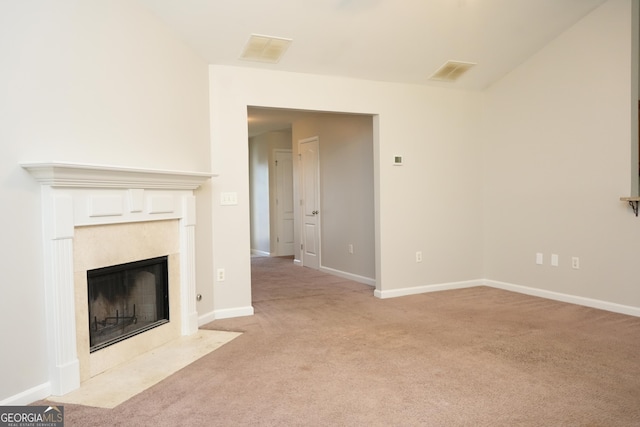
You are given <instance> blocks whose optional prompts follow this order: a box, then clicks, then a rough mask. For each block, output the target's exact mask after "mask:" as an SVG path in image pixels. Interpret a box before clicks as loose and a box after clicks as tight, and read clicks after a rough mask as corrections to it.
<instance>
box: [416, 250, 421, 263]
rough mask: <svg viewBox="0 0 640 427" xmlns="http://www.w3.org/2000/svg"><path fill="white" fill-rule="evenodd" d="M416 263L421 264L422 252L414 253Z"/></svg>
mask: <svg viewBox="0 0 640 427" xmlns="http://www.w3.org/2000/svg"><path fill="white" fill-rule="evenodd" d="M416 262H422V251H418V252H416Z"/></svg>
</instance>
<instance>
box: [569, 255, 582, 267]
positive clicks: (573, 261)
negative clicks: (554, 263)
mask: <svg viewBox="0 0 640 427" xmlns="http://www.w3.org/2000/svg"><path fill="white" fill-rule="evenodd" d="M571 268H573V269H574V270H578V269H579V268H580V258H578V257H577V256H574V257H573V258H571Z"/></svg>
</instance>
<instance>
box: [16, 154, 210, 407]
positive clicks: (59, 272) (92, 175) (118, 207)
mask: <svg viewBox="0 0 640 427" xmlns="http://www.w3.org/2000/svg"><path fill="white" fill-rule="evenodd" d="M21 166H22V167H23V168H24V169H26V170H27V171H28V172H29V173H31V175H32V176H33V177H34V178H35V179H36V180H37V181H38V182H39V183H40V184H41V199H42V225H43V248H44V287H45V298H46V301H47V304H46V307H47V312H46V320H47V325H46V327H47V347H48V353H49V383H50V386H51V394H52V395H57V396H61V395H64V394H66V393H69V392H70V391H73V390H75V389H78V388H79V387H80V382H81V378H82V377H84V376H85V375H81V363H80V361H79V355H78V351H77V348H78V345H77V333H78V327H77V326H78V325H77V322H76V315H77V314H76V312H77V310H76V308H77V307H76V290H75V284H74V276H75V273H74V272H75V267H74V265H76V263H75V260H74V241H75V235H76V232H77V230H80V229H85V227H86V226H97V227H95V229H97V230H100V229H101V228H105V227H100V226H108V225H118V224H119V225H123V226H125V227H132V226H135V225H136V224H140V226H141V227H142V228H145V227H146V228H147V229H148V228H149V223H150V222H156V221H163V223H164V224H175V226H171V225H170V226H169V227H172V228H173V229H174V230H175V229H177V233H169V234H174V235H176V234H177V238H175V239H174V240H176V241H175V242H174V244H171V243H170V244H169V246H172V245H173V246H176V247H177V249H178V251H179V254H174V255H172V256H173V257H174V258H175V259H176V261H175V263H176V264H178V265H176V268H175V269H174V270H177V271H178V272H179V283H180V286H179V291H178V292H179V301H180V303H179V307H177V311H178V313H179V322H178V323H179V325H180V328H179V329H180V331H179V334H180V335H191V334H194V333H196V332H197V330H198V314H197V312H196V291H195V225H196V215H195V196H194V194H193V191H194V190H195V189H197V188H198V187H199V186H200V185H202V184H203V183H204V182H206V180H208V179H210V178H211V177H212V176H213V175H212V174H210V173H203V172H180V171H166V170H156V169H136V168H126V167H118V166H104V165H90V164H79V163H64V162H37V163H22V164H21ZM145 224H146V225H145ZM91 228H94V227H86V229H91ZM151 228H155V223H154V224H152V226H151ZM143 233H144V231H143ZM170 262H171V258H170ZM170 275H171V273H170ZM170 280H171V279H170ZM170 292H171V291H170ZM83 309H84V310H86V307H83ZM80 330H82V327H81V328H80ZM142 335H144V334H142ZM84 369H85V370H86V368H84Z"/></svg>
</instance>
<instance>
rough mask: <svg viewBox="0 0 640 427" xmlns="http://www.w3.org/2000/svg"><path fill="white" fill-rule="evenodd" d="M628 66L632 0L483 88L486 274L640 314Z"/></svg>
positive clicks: (639, 229)
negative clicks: (555, 261) (574, 260)
mask: <svg viewBox="0 0 640 427" xmlns="http://www.w3.org/2000/svg"><path fill="white" fill-rule="evenodd" d="M631 69H632V67H631V0H611V1H609V2H607V3H605V4H604V5H603V6H601V7H600V8H598V9H596V10H595V11H594V12H593V13H591V14H590V15H588V16H587V17H586V18H584V19H583V20H582V21H580V22H579V23H578V24H576V25H575V26H574V27H573V28H571V29H569V30H568V31H567V32H565V33H564V34H562V35H561V36H560V37H558V38H557V39H556V40H554V41H553V42H552V43H550V44H549V45H548V46H547V47H545V48H544V49H543V50H542V51H540V52H539V53H538V54H536V55H535V56H534V57H532V58H530V59H529V60H528V61H527V62H526V63H524V64H522V66H520V67H519V68H518V69H516V70H515V71H513V72H512V73H510V74H509V75H508V76H506V77H505V78H503V79H502V80H501V81H500V82H498V83H497V84H495V85H494V86H493V87H492V88H490V89H489V90H487V91H486V94H485V109H484V110H485V117H486V121H485V124H486V137H485V145H484V159H485V160H484V161H485V167H484V188H485V215H484V217H485V222H484V235H485V237H484V241H485V246H484V255H485V277H487V278H490V279H493V280H496V281H502V282H506V283H511V284H516V285H521V286H528V287H533V288H538V289H543V290H548V291H552V292H557V293H561V294H569V295H574V296H579V297H582V298H591V299H596V300H601V301H607V302H611V303H616V304H622V305H626V306H634V307H640V291H639V287H638V285H639V284H640V279H639V278H638V242H640V219H638V218H636V217H635V216H633V214H632V212H631V209H630V208H629V207H628V206H627V205H626V204H625V203H622V202H620V201H619V198H620V197H621V196H629V195H630V191H631V190H630V189H631V185H630V181H631V180H630V175H631V173H630V167H631V165H632V164H633V163H635V160H634V161H632V160H631V159H630V153H631V145H632V144H637V139H636V138H637V136H636V137H634V136H632V132H631V129H632V127H634V126H636V125H637V124H635V122H632V119H631V118H632V116H633V115H635V114H636V103H637V98H636V96H637V92H636V91H634V90H632V79H637V77H635V78H632V74H631ZM630 113H631V114H630ZM536 252H542V253H544V255H545V259H544V265H542V266H538V265H536V264H535V254H536ZM552 253H555V254H558V255H559V257H560V258H559V261H560V263H559V266H558V267H551V266H550V264H549V261H550V255H551V254H552ZM571 257H579V258H580V269H579V270H573V269H572V268H571V265H570V259H571Z"/></svg>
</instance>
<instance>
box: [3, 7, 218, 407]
mask: <svg viewBox="0 0 640 427" xmlns="http://www.w3.org/2000/svg"><path fill="white" fill-rule="evenodd" d="M0 83H1V84H2V87H3V88H4V89H3V94H2V96H0V199H1V200H2V208H1V209H0V222H1V223H2V224H3V233H2V242H3V244H2V245H0V265H1V270H2V283H1V285H0V286H1V289H2V297H1V298H0V336H1V337H2V351H1V352H0V378H1V380H0V402H2V401H5V402H7V399H10V400H9V402H10V403H20V402H22V403H24V402H25V400H26V401H29V400H35V398H39V397H43V396H42V393H45V394H44V396H46V395H47V394H46V392H47V385H46V382H47V381H48V373H47V363H46V357H47V349H46V347H45V343H46V341H47V340H46V339H45V327H44V326H45V325H44V319H45V317H44V311H45V307H46V305H47V302H46V301H45V300H44V296H43V278H42V274H43V266H42V255H41V253H42V244H41V234H40V233H41V227H40V221H41V219H40V201H39V200H40V189H39V186H38V184H36V182H35V180H34V179H33V178H32V177H31V176H30V175H29V174H28V173H27V172H26V171H25V170H23V169H22V168H21V167H20V165H19V163H20V162H25V161H51V160H55V161H68V162H80V163H95V164H111V165H120V166H131V167H147V168H157V169H177V170H192V171H209V169H210V155H209V140H208V132H209V123H208V74H207V66H206V64H205V63H204V62H203V61H202V60H201V59H199V58H198V57H197V56H195V55H194V54H193V53H192V51H191V50H189V49H187V48H186V47H185V46H184V45H182V44H181V43H179V42H177V39H176V38H175V37H174V36H173V35H172V34H170V33H169V32H168V31H167V30H165V28H164V26H162V25H160V24H159V23H158V22H157V21H156V20H155V19H154V18H153V17H152V16H151V15H149V14H148V13H147V12H146V11H145V10H142V9H140V8H139V7H138V6H136V4H135V3H134V2H130V1H127V0H110V1H103V2H87V1H84V0H59V1H56V2H39V1H38V2H37V1H2V2H0ZM198 203H199V208H198V219H199V224H198V231H199V233H198V238H197V245H198V252H199V254H198V256H199V259H200V260H201V261H200V262H199V263H198V265H199V270H198V273H197V275H198V280H199V282H200V283H201V284H203V286H205V287H206V285H207V284H208V285H209V288H211V273H210V262H208V263H204V262H202V257H205V259H206V258H207V257H208V258H209V259H210V257H211V247H212V245H211V241H210V236H211V226H210V224H208V222H209V221H208V218H210V216H211V213H210V207H211V200H210V197H209V196H208V195H207V192H206V191H199V192H198ZM207 230H208V231H207ZM199 286H200V284H199ZM198 291H199V292H201V293H203V294H205V295H207V289H206V288H205V289H203V290H200V289H199V290H198ZM207 296H208V302H207V303H208V304H209V305H210V306H211V307H213V300H212V297H213V295H212V290H209V291H208V295H207ZM21 393H22V394H21Z"/></svg>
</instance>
